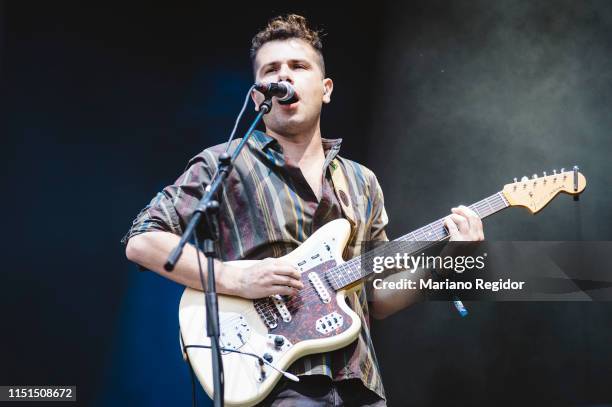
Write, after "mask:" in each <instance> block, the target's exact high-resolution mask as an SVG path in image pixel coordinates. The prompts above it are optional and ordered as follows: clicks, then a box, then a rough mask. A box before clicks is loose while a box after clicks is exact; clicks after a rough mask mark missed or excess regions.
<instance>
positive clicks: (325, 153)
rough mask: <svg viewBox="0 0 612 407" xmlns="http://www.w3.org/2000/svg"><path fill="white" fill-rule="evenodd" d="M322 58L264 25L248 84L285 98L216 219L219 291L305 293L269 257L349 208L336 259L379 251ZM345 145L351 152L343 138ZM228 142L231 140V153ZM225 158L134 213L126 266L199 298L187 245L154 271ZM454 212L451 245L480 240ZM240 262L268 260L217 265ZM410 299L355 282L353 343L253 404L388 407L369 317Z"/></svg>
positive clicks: (369, 175)
mask: <svg viewBox="0 0 612 407" xmlns="http://www.w3.org/2000/svg"><path fill="white" fill-rule="evenodd" d="M322 49H323V46H322V42H321V39H320V37H319V33H318V32H317V31H315V30H313V29H311V28H310V27H309V26H308V24H307V21H306V19H305V18H304V17H301V16H298V15H295V14H291V15H287V16H282V17H276V18H274V19H272V20H271V21H270V22H269V23H268V25H267V26H266V27H265V28H264V29H263V30H262V31H260V32H258V33H257V34H256V35H255V36H254V38H253V40H252V47H251V59H252V68H253V72H254V76H255V82H257V83H258V84H272V83H283V82H284V83H289V84H290V87H291V89H293V91H294V95H292V96H291V97H289V98H288V99H287V100H285V101H284V102H283V103H280V102H279V100H278V99H279V98H278V97H275V98H274V99H273V105H272V110H271V112H270V113H269V114H267V115H265V116H264V118H263V121H264V124H265V132H259V131H257V132H255V133H254V134H253V136H252V137H251V139H250V140H249V142H248V143H247V145H246V146H245V148H244V149H243V150H242V152H241V154H240V156H239V157H238V159H237V160H236V162H235V168H234V170H233V171H232V173H231V174H230V175H229V178H228V179H227V181H226V183H225V184H224V189H223V193H222V196H221V197H220V205H221V207H220V210H219V229H220V230H219V233H220V239H219V251H220V253H219V257H220V259H221V260H222V261H218V262H216V266H215V267H216V269H215V270H216V278H217V279H216V282H217V291H218V292H219V293H222V294H229V295H234V296H240V297H244V298H249V299H255V298H262V297H266V296H270V295H275V294H281V295H288V296H292V295H295V294H296V293H297V292H298V290H300V289H302V288H303V285H302V282H301V280H300V274H299V272H298V270H297V269H295V268H294V267H293V266H292V265H291V264H287V263H284V262H282V261H280V260H276V258H278V257H280V256H283V255H285V254H287V253H289V252H290V251H292V250H294V249H295V248H296V247H297V246H299V245H300V243H302V242H304V241H305V240H306V239H307V238H308V237H309V236H310V235H311V234H312V233H313V232H314V231H315V230H317V229H318V228H319V227H321V226H322V225H324V224H325V223H327V222H329V221H331V220H333V219H337V218H340V217H348V215H347V203H350V205H351V208H350V212H352V214H351V215H352V218H353V219H352V221H353V230H352V233H351V239H350V241H349V243H348V246H347V250H346V252H345V257H347V258H350V257H352V256H354V255H356V254H358V253H359V250H360V244H361V243H362V242H364V241H377V240H379V241H387V236H386V233H385V227H386V225H387V222H388V220H387V215H386V212H385V208H384V202H383V193H382V190H381V188H380V185H379V183H378V181H377V179H376V176H375V175H374V173H373V172H372V171H370V170H369V169H368V168H366V167H364V166H363V165H360V164H358V163H356V162H354V161H351V160H348V159H346V158H344V157H341V156H340V155H339V154H338V153H339V150H340V146H341V143H342V139H340V138H336V139H330V138H323V137H322V135H321V129H320V120H321V109H322V107H323V105H325V104H328V103H331V101H332V94H333V91H334V83H333V81H332V79H331V78H328V77H326V75H325V64H324V60H323V54H322ZM263 88H265V87H263ZM263 88H262V87H260V89H263ZM251 96H252V99H253V101H254V103H255V107H256V108H257V106H259V104H260V103H261V102H262V101H263V99H264V96H263V95H262V94H261V93H260V92H259V91H257V90H254V91H253V93H252V95H251ZM284 96H287V95H286V94H285V95H284ZM282 98H283V97H282V95H281V99H282ZM345 142H348V143H350V142H351V140H350V138H348V137H347V139H346V141H345ZM237 143H238V141H236V140H235V141H233V142H232V147H231V148H230V151H231V150H233V147H234V146H235V145H236V144H237ZM225 148H226V145H225V144H221V145H217V146H213V147H210V148H207V149H205V150H204V151H202V152H201V153H199V154H197V155H196V156H195V157H194V158H193V159H191V161H190V162H189V164H188V166H187V170H186V171H185V172H184V173H183V174H182V175H181V176H180V177H179V178H178V179H177V180H176V182H175V183H174V184H172V185H169V186H167V187H166V188H164V189H163V190H162V191H161V192H160V193H158V194H157V196H155V197H154V198H153V200H152V201H151V202H150V203H149V204H148V205H147V206H146V207H145V208H144V209H143V210H142V211H141V212H140V214H138V216H137V217H136V219H135V220H134V223H133V225H132V227H131V228H130V230H129V232H128V233H127V235H126V236H125V238H124V242H126V243H127V247H126V254H127V257H128V258H129V259H130V260H131V261H134V262H136V263H138V264H139V265H141V266H142V267H144V268H146V269H149V270H153V271H154V272H156V273H158V274H160V275H162V276H164V277H166V278H169V279H171V280H173V281H175V282H178V283H180V284H183V285H185V286H188V287H192V288H196V289H199V290H201V289H202V287H201V285H200V279H199V275H198V264H197V258H196V250H195V248H194V247H193V246H189V245H188V246H187V247H186V248H185V252H184V254H183V256H182V257H181V259H180V261H179V262H178V264H177V267H176V268H175V271H174V272H173V273H167V272H165V271H164V269H163V264H164V262H165V260H166V258H167V256H168V253H169V252H170V251H171V250H172V249H173V248H174V247H175V246H176V244H177V242H178V241H179V236H178V235H180V234H181V233H182V231H183V228H184V227H185V225H186V224H187V222H188V221H189V219H190V217H191V215H192V213H193V210H194V208H195V206H196V204H197V203H198V201H199V199H200V198H201V197H202V195H203V193H204V189H205V188H206V185H207V184H208V183H209V181H210V179H211V176H212V174H213V173H214V171H215V169H216V166H217V162H218V160H217V158H218V156H219V154H220V153H221V152H223V151H225ZM333 171H339V172H340V173H339V174H340V176H341V177H342V178H343V179H344V180H345V181H346V182H345V185H347V186H348V189H343V188H341V187H340V185H338V184H336V183H334V181H333V179H332V172H333ZM334 179H337V178H334ZM347 198H348V199H347ZM451 211H452V213H451V214H449V216H448V217H447V218H446V222H445V225H446V227H447V228H448V230H449V233H450V236H451V240H482V239H483V238H484V236H483V229H482V223H481V221H480V219H479V218H478V216H477V215H476V214H475V213H474V212H472V211H471V210H470V209H468V208H467V207H464V206H460V207H457V208H453V209H452V210H451ZM242 259H265V260H264V261H262V262H259V263H258V264H256V265H255V266H252V267H250V268H246V269H241V268H236V267H232V266H230V265H227V264H224V262H225V261H230V260H242ZM204 267H205V264H204ZM370 293H371V297H368V295H370ZM416 300H417V296H416V295H413V291H399V290H397V292H396V293H391V292H381V291H380V290H372V291H368V293H367V294H366V289H365V287H364V286H363V284H362V285H361V287H360V289H359V290H357V291H356V292H355V293H353V294H351V297H350V306H351V307H352V308H353V309H354V310H355V311H356V312H357V314H358V315H359V316H360V318H361V320H362V325H361V326H362V330H361V333H360V335H359V337H358V339H357V340H356V341H354V342H353V343H351V344H350V345H349V346H347V347H345V348H342V349H339V350H337V351H334V352H329V353H323V354H317V355H311V356H307V357H303V358H301V359H299V360H298V361H297V362H295V363H294V364H293V365H292V366H291V368H290V372H291V373H293V374H295V375H298V376H300V382H299V383H293V382H289V381H287V380H281V381H280V382H279V384H278V385H277V386H276V388H275V389H274V390H273V391H272V393H270V395H269V396H268V397H267V398H266V399H265V400H264V401H263V402H262V404H261V405H273V406H295V405H300V406H337V405H351V406H352V405H359V406H384V405H386V401H385V392H384V389H383V384H382V379H381V375H380V372H379V367H378V364H377V361H376V356H375V352H374V348H373V345H372V341H371V340H370V332H369V318H370V314H371V315H372V316H373V317H375V318H385V317H387V316H389V315H391V314H393V313H394V312H396V311H398V310H400V309H402V308H404V307H406V306H408V305H410V304H411V303H413V302H415V301H416Z"/></svg>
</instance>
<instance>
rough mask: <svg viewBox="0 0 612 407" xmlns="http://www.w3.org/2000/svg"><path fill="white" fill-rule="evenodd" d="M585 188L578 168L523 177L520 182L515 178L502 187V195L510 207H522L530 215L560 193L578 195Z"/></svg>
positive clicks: (584, 181)
mask: <svg viewBox="0 0 612 407" xmlns="http://www.w3.org/2000/svg"><path fill="white" fill-rule="evenodd" d="M585 187H586V178H585V177H584V175H582V174H581V173H580V172H579V171H578V167H576V166H574V168H573V169H572V170H570V171H565V169H564V168H561V171H560V172H558V173H557V170H553V174H552V175H546V172H544V175H542V176H541V177H538V176H537V175H536V174H534V175H533V177H532V178H527V177H523V178H522V179H521V180H520V181H518V180H517V179H516V178H515V179H514V182H513V183H512V184H507V185H504V189H503V191H502V192H503V194H504V196H505V198H506V200H507V201H508V203H509V204H510V206H524V207H526V208H527V209H529V210H530V211H531V212H532V213H537V212H538V211H540V210H541V209H542V208H544V207H545V206H546V205H547V204H548V203H549V202H550V201H552V199H553V198H554V197H555V196H557V194H558V193H560V192H565V193H567V194H570V195H578V194H580V193H581V192H582V191H583V190H584V188H585Z"/></svg>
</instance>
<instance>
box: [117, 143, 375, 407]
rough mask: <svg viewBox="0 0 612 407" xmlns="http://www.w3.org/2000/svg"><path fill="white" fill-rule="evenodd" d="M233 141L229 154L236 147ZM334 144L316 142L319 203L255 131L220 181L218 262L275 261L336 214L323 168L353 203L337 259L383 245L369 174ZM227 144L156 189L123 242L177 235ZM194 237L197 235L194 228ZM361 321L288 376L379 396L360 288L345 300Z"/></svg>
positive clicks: (329, 181) (279, 153)
mask: <svg viewBox="0 0 612 407" xmlns="http://www.w3.org/2000/svg"><path fill="white" fill-rule="evenodd" d="M238 142H239V140H234V141H233V142H232V146H231V147H230V152H231V151H233V149H234V148H235V147H236V145H237V144H238ZM341 142H342V139H335V140H330V139H322V143H323V150H324V153H325V164H324V168H323V174H324V177H323V180H322V181H323V182H322V190H321V197H320V200H317V197H316V195H315V194H314V192H313V191H312V189H311V188H310V185H309V184H308V182H307V181H306V179H305V178H304V175H303V174H302V172H301V170H300V168H299V167H298V166H297V165H294V164H293V163H291V162H287V161H286V160H285V157H284V155H283V151H282V147H281V146H280V144H279V143H278V142H277V141H276V140H275V139H274V138H272V137H270V136H268V135H266V134H265V133H262V132H260V131H255V132H254V133H253V135H252V136H251V138H250V139H249V140H248V142H247V144H246V145H245V147H244V148H243V150H242V151H241V153H240V155H239V156H238V157H237V159H236V161H235V163H234V170H233V171H232V172H231V173H230V175H229V177H228V178H227V180H226V181H225V184H224V187H223V189H222V193H221V199H220V209H219V241H218V245H217V247H218V250H219V253H218V255H219V258H220V259H221V260H223V261H230V260H255V259H264V258H266V257H281V256H284V255H286V254H288V253H289V252H291V251H293V250H294V249H295V248H297V247H298V246H299V245H300V244H301V243H302V242H304V241H305V240H306V239H307V238H308V237H309V236H311V235H312V234H313V233H314V232H315V231H316V230H317V229H318V228H319V227H321V226H322V225H324V224H326V223H327V222H329V221H331V220H334V219H338V218H340V217H343V212H342V208H341V205H340V202H339V198H338V194H337V191H336V189H337V188H336V189H335V188H334V185H333V181H332V177H331V170H332V168H331V167H332V166H330V163H331V162H332V161H334V163H337V164H338V165H339V166H341V167H342V168H341V170H342V171H343V173H344V175H345V179H346V181H347V182H346V183H347V186H348V194H349V196H350V201H351V202H352V206H353V215H352V217H353V219H352V220H353V221H354V227H353V230H352V234H351V239H350V240H349V243H348V245H347V248H346V250H345V253H344V256H345V258H346V259H348V258H352V257H354V256H356V255H359V254H360V250H361V246H362V244H363V243H364V242H366V241H378V240H380V241H386V240H387V236H386V234H385V226H386V224H387V215H386V212H385V208H384V202H383V195H382V191H381V188H380V186H379V184H378V181H377V179H376V176H375V175H374V173H373V172H372V171H370V170H369V169H367V168H366V167H364V166H363V165H360V164H357V163H355V162H353V161H351V160H347V159H345V158H342V157H340V156H338V151H339V150H340V144H341ZM226 146H227V144H220V145H217V146H214V147H210V148H208V149H206V150H204V151H202V152H201V153H200V154H198V155H197V156H195V157H194V158H193V159H191V160H190V162H189V164H188V166H187V169H186V171H185V172H184V173H183V175H181V176H180V177H179V178H178V180H177V181H176V182H175V183H174V184H172V185H170V186H167V187H166V188H164V189H163V190H162V191H161V192H159V193H158V194H157V196H156V197H155V198H153V200H152V201H151V202H150V203H149V205H147V206H146V207H145V208H144V209H143V210H142V211H141V212H140V214H139V215H138V216H137V217H136V219H135V220H134V222H133V224H132V227H131V228H130V230H129V232H128V233H127V235H126V236H125V237H124V239H123V242H124V243H126V242H127V240H129V239H130V238H131V237H132V236H135V235H138V234H140V233H144V232H150V231H168V232H172V233H175V234H182V232H183V230H184V228H185V227H186V225H187V223H188V222H189V219H190V218H191V216H192V214H193V211H194V209H195V207H196V206H197V204H198V202H199V200H200V199H201V197H202V196H203V194H204V188H205V187H206V185H208V184H209V182H210V180H211V178H212V175H213V173H214V172H215V170H216V168H217V163H218V156H219V154H221V153H222V152H224V151H225V149H226ZM198 232H199V233H198V235H199V236H203V233H202V231H201V230H199V231H198ZM348 301H349V304H350V306H351V308H352V309H353V310H354V311H355V312H356V313H357V314H358V315H359V317H360V319H361V327H362V328H361V332H360V334H359V337H358V339H357V340H355V341H354V342H353V343H352V344H351V345H349V346H347V347H345V348H342V349H339V350H336V351H333V352H327V353H321V354H316V355H310V356H305V357H303V358H301V359H299V360H297V361H296V362H295V363H294V364H293V365H292V366H291V367H290V369H289V370H290V371H291V372H292V373H294V374H298V375H312V374H322V375H327V376H329V377H331V378H332V379H333V380H343V379H349V378H359V379H361V380H362V381H363V383H364V385H365V386H366V387H368V388H369V389H371V390H372V391H374V392H375V393H377V394H378V395H379V396H381V397H383V398H385V395H384V389H383V385H382V380H381V376H380V371H379V367H378V363H377V361H376V356H375V353H374V347H373V345H372V341H371V339H370V320H369V313H368V301H367V296H366V289H365V287H364V284H363V283H362V284H361V286H360V287H359V288H358V289H357V290H355V291H354V292H352V293H350V294H349V295H348Z"/></svg>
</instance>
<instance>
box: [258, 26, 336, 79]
mask: <svg viewBox="0 0 612 407" xmlns="http://www.w3.org/2000/svg"><path fill="white" fill-rule="evenodd" d="M291 38H297V39H300V40H303V41H305V42H306V43H308V44H309V45H310V46H311V47H312V48H314V50H315V51H316V52H317V54H318V55H319V66H320V67H321V72H323V76H325V63H324V61H323V43H322V42H321V32H320V31H317V30H314V29H312V28H310V26H309V25H308V21H307V20H306V18H305V17H303V16H300V15H297V14H287V15H284V16H278V17H274V18H273V19H271V20H270V21H268V25H267V26H266V27H265V28H264V29H263V30H261V31H259V32H258V33H257V34H255V36H254V37H253V40H252V41H251V61H252V62H253V64H255V57H256V56H257V51H259V49H260V48H261V47H262V46H263V45H264V44H265V43H267V42H270V41H277V40H288V39H291Z"/></svg>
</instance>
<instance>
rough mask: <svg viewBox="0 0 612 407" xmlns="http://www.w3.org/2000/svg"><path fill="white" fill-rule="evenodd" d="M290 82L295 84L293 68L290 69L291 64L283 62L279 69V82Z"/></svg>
mask: <svg viewBox="0 0 612 407" xmlns="http://www.w3.org/2000/svg"><path fill="white" fill-rule="evenodd" d="M282 81H285V82H289V83H291V84H292V85H293V78H292V77H291V69H289V65H287V64H282V65H281V67H280V69H279V71H278V82H282Z"/></svg>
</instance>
